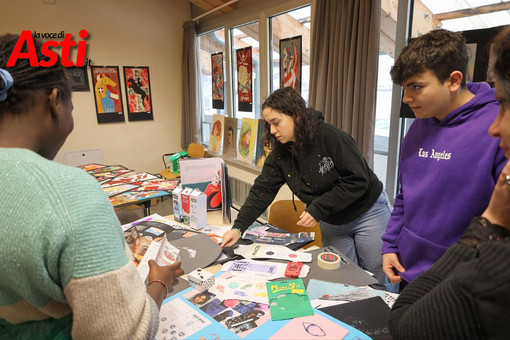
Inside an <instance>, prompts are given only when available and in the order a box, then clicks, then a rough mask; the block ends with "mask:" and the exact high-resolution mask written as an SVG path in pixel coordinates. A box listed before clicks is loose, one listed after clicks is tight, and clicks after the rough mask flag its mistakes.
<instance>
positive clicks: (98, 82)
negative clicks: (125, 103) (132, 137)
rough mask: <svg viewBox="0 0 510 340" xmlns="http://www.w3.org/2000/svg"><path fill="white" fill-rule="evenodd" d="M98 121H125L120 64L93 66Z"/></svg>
mask: <svg viewBox="0 0 510 340" xmlns="http://www.w3.org/2000/svg"><path fill="white" fill-rule="evenodd" d="M90 72H91V73H92V85H93V86H94V99H95V101H96V115H97V122H98V123H100V124H101V123H114V122H123V121H124V109H123V107H122V93H121V91H120V77H119V67H118V66H91V67H90Z"/></svg>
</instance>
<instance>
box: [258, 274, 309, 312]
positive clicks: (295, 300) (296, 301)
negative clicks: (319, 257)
mask: <svg viewBox="0 0 510 340" xmlns="http://www.w3.org/2000/svg"><path fill="white" fill-rule="evenodd" d="M266 287H267V294H268V298H269V306H270V309H271V320H285V319H292V318H296V317H300V316H307V315H313V314H314V312H313V308H312V305H311V304H310V299H309V298H308V294H307V292H306V288H305V284H304V283H303V280H302V279H295V280H284V281H274V282H267V283H266Z"/></svg>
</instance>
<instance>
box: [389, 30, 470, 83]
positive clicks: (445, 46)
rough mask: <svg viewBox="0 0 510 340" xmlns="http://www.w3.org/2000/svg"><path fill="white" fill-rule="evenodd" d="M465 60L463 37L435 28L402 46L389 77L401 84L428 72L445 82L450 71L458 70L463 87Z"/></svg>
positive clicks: (466, 55)
mask: <svg viewBox="0 0 510 340" xmlns="http://www.w3.org/2000/svg"><path fill="white" fill-rule="evenodd" d="M468 60H469V56H468V51H467V46H466V40H465V39H464V36H463V35H462V34H461V33H458V32H452V31H449V30H445V29H438V30H433V31H430V32H429V33H427V34H424V35H422V36H420V37H418V38H415V39H413V40H412V41H411V42H410V43H409V45H407V46H406V47H404V48H403V49H402V52H401V53H400V56H399V57H398V58H397V60H396V61H395V65H394V66H393V67H392V69H391V71H390V75H391V79H392V80H393V82H394V83H396V84H403V83H404V82H405V81H406V80H408V79H409V78H411V77H414V76H416V75H418V74H420V73H423V72H425V71H427V70H430V71H431V72H433V73H434V74H435V76H436V77H437V79H439V81H440V82H441V83H444V82H445V81H446V80H447V79H448V78H449V77H450V74H451V73H452V72H453V71H460V72H461V73H462V75H463V77H462V83H461V86H462V87H465V86H466V72H467V65H468Z"/></svg>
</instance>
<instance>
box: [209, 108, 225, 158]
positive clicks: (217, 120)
mask: <svg viewBox="0 0 510 340" xmlns="http://www.w3.org/2000/svg"><path fill="white" fill-rule="evenodd" d="M224 121H225V116H224V115H213V120H212V124H211V136H210V137H209V148H208V151H211V152H214V153H216V154H217V153H220V149H221V142H222V139H223V122H224Z"/></svg>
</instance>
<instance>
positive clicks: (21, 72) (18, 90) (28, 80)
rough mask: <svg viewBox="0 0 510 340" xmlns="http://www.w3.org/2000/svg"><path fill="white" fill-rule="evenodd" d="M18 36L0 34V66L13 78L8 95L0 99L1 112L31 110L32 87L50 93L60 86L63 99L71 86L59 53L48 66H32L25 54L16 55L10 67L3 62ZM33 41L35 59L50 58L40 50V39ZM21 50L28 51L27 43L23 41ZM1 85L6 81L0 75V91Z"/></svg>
mask: <svg viewBox="0 0 510 340" xmlns="http://www.w3.org/2000/svg"><path fill="white" fill-rule="evenodd" d="M18 39H19V35H14V34H6V35H3V36H0V68H2V69H4V70H6V71H7V72H9V73H10V74H11V76H12V78H13V85H12V87H11V88H10V89H9V90H8V91H7V98H6V99H5V100H4V101H1V102H0V114H4V113H5V112H9V113H11V114H20V113H23V112H26V111H28V110H30V109H31V108H32V105H33V104H34V97H33V94H34V92H33V91H34V90H47V91H48V93H49V92H51V90H52V89H54V88H57V89H59V90H60V95H61V98H62V100H69V99H70V98H71V89H70V87H69V82H68V80H67V77H66V75H65V73H64V68H63V66H62V64H61V62H60V56H59V57H58V58H57V61H56V63H55V65H54V66H50V67H42V66H39V67H32V66H31V65H30V61H29V60H28V58H23V59H21V58H20V59H18V60H17V61H16V64H15V65H14V66H12V67H6V66H5V65H6V64H7V61H8V60H9V57H10V56H11V53H12V51H13V50H14V47H15V46H16V43H17V41H18ZM34 43H35V50H36V52H37V60H38V61H39V62H40V61H41V60H49V59H50V58H49V57H47V56H45V55H43V54H42V53H41V46H42V43H41V42H40V41H39V40H37V39H35V41H34ZM21 52H24V53H27V52H28V49H27V44H24V45H23V48H22V49H21ZM4 88H5V83H4V81H3V80H2V79H1V78H0V91H1V90H3V89H4Z"/></svg>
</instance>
